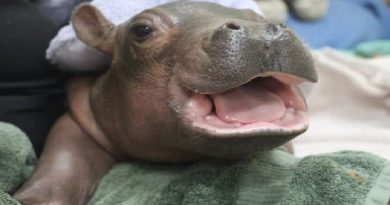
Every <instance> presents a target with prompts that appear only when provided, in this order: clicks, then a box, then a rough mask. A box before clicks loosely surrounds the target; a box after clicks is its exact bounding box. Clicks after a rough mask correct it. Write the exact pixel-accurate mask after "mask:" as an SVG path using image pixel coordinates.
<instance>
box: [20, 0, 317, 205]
mask: <svg viewBox="0 0 390 205" xmlns="http://www.w3.org/2000/svg"><path fill="white" fill-rule="evenodd" d="M72 24H73V26H74V29H75V31H76V33H77V36H78V38H79V39H81V40H82V41H83V42H84V43H86V44H87V45H89V46H91V47H94V48H96V49H99V50H100V51H102V52H104V53H106V54H107V55H110V56H111V57H112V62H111V64H110V66H109V68H107V70H105V71H103V72H100V73H98V74H96V73H95V74H90V75H87V76H81V77H78V78H75V79H73V80H71V82H70V83H69V88H68V92H67V93H68V102H67V104H68V106H69V110H68V112H67V113H66V114H64V115H63V116H62V117H61V118H60V119H58V121H57V122H56V124H55V125H54V127H53V128H52V130H51V132H50V134H49V136H48V138H47V142H46V146H45V148H44V151H43V153H42V156H41V157H40V160H39V163H38V166H37V168H36V170H35V172H34V173H33V175H32V176H31V178H30V179H29V180H28V181H27V182H26V183H25V184H24V185H23V186H22V187H21V188H20V189H19V190H18V192H17V193H16V194H15V197H16V198H17V199H18V200H20V201H21V202H22V203H23V204H25V205H43V204H45V205H50V204H56V205H59V204H61V205H82V204H86V203H87V201H88V199H89V198H90V197H91V195H92V194H93V192H94V189H95V188H96V186H97V184H98V182H99V180H100V179H101V177H102V176H103V175H104V174H106V173H107V171H108V170H109V169H110V168H112V167H113V165H115V164H116V163H117V162H121V161H124V160H132V159H138V160H147V161H153V162H166V163H177V162H188V161H194V160H200V159H202V158H229V159H241V158H247V157H251V156H253V155H254V154H258V153H261V152H265V151H267V150H270V149H272V148H275V147H278V146H281V145H283V144H285V143H286V142H288V141H289V140H291V139H292V138H294V137H295V136H297V135H299V134H300V133H302V132H304V131H305V130H306V129H307V127H308V116H307V109H306V104H305V101H304V99H303V97H302V95H301V94H300V93H299V92H298V90H297V85H299V84H300V83H302V82H306V81H310V82H315V81H316V80H317V73H316V71H315V70H314V64H313V61H312V58H311V55H310V53H309V52H308V51H307V50H306V48H305V47H304V46H303V45H302V43H301V42H300V41H299V40H298V38H297V37H296V36H295V35H294V34H293V33H292V31H290V30H289V29H287V28H285V27H284V26H282V25H275V24H272V23H270V22H269V21H267V20H266V19H264V18H263V17H262V16H259V15H257V14H255V13H254V12H252V11H250V10H237V9H231V8H226V7H223V6H220V5H217V4H213V3H206V2H191V1H175V2H172V3H169V4H165V5H161V6H158V7H156V8H153V9H149V10H146V11H143V12H142V13H140V14H138V15H136V16H135V17H133V18H131V19H130V20H129V21H127V22H125V23H123V24H121V25H119V26H114V25H113V24H112V23H111V22H109V21H108V20H107V19H106V18H105V17H104V16H103V15H102V14H101V13H100V12H99V10H98V9H96V8H95V7H93V6H91V5H89V4H82V5H81V6H79V7H78V9H77V10H76V11H75V13H74V15H73V18H72Z"/></svg>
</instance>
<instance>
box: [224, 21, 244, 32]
mask: <svg viewBox="0 0 390 205" xmlns="http://www.w3.org/2000/svg"><path fill="white" fill-rule="evenodd" d="M225 26H226V28H228V29H231V30H240V28H241V26H240V25H238V24H236V23H234V22H228V23H226V24H225Z"/></svg>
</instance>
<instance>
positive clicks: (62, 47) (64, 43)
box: [46, 0, 261, 72]
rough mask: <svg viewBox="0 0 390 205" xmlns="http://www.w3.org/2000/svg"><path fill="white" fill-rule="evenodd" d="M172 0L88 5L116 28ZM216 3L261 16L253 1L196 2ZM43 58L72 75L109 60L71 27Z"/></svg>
mask: <svg viewBox="0 0 390 205" xmlns="http://www.w3.org/2000/svg"><path fill="white" fill-rule="evenodd" d="M171 1H172V0H147V1H138V0H94V1H92V2H91V4H92V5H94V6H95V7H97V8H98V9H99V10H100V11H101V12H102V13H103V14H104V16H106V17H107V19H109V20H110V21H111V22H112V23H114V24H115V25H118V24H120V23H123V22H125V21H126V20H128V19H129V18H131V17H132V16H134V15H136V14H138V13H140V12H142V11H143V10H145V9H149V8H152V7H155V6H157V5H160V4H164V3H168V2H171ZM196 1H207V2H213V3H218V4H221V5H223V6H227V7H232V8H237V9H252V10H253V11H255V12H256V13H258V14H261V11H260V9H259V7H258V6H257V4H256V2H255V1H253V0H196ZM46 58H47V59H48V60H50V62H51V63H53V64H56V65H58V66H59V67H60V68H61V69H64V70H69V71H73V72H81V71H87V70H95V69H99V68H101V67H102V66H106V65H107V64H108V63H109V60H110V58H109V57H108V56H106V55H104V54H103V53H101V52H100V51H98V50H96V49H94V48H91V47H88V46H87V45H85V44H84V43H83V42H81V41H80V40H78V39H77V37H76V34H75V32H74V30H73V27H72V26H71V25H67V26H65V27H63V28H62V29H61V30H60V31H59V33H58V34H57V36H56V37H55V38H54V39H53V40H52V41H51V43H50V45H49V48H48V49H47V52H46Z"/></svg>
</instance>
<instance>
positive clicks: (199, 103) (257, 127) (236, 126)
mask: <svg viewBox="0 0 390 205" xmlns="http://www.w3.org/2000/svg"><path fill="white" fill-rule="evenodd" d="M300 82H302V81H301V80H300V79H297V78H296V77H294V76H291V75H287V74H279V73H278V74H276V73H268V74H263V75H261V77H256V78H254V79H252V80H251V81H249V82H247V83H244V84H242V85H240V86H237V87H234V88H231V89H228V90H227V91H224V92H222V93H218V94H200V93H196V92H193V95H192V96H191V97H190V99H189V101H188V102H187V104H186V106H185V117H186V118H187V120H188V121H189V122H190V124H191V126H192V127H193V128H194V129H196V130H198V131H200V132H202V133H205V134H206V135H209V136H215V137H230V136H232V137H233V136H234V137H237V136H243V137H245V136H254V135H256V136H262V135H268V134H275V135H281V136H291V135H298V134H300V133H302V132H304V131H305V130H306V129H307V127H308V121H309V120H308V113H307V107H306V103H305V101H304V98H303V97H302V95H301V94H300V92H299V91H298V89H297V88H296V86H297V85H298V84H299V83H300Z"/></svg>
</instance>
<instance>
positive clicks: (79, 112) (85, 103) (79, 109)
mask: <svg viewBox="0 0 390 205" xmlns="http://www.w3.org/2000/svg"><path fill="white" fill-rule="evenodd" d="M95 80H96V79H95V78H86V77H80V78H74V79H72V80H71V81H70V83H69V87H68V92H67V93H68V104H69V112H70V114H71V116H72V117H73V119H74V120H75V121H76V122H77V124H78V125H79V126H80V127H81V128H82V129H83V130H84V131H85V132H86V133H87V134H88V135H89V136H90V137H91V138H92V139H93V140H95V142H96V143H98V144H99V145H100V146H102V147H103V148H104V149H105V150H107V151H108V152H109V153H111V154H112V155H114V156H116V157H118V156H119V155H118V153H116V151H115V150H116V149H115V148H114V147H113V146H112V144H111V142H110V141H109V140H108V138H107V137H106V135H105V134H104V132H103V131H102V130H101V128H100V126H99V124H98V122H97V121H96V120H95V114H94V112H93V109H92V107H91V98H90V97H91V90H93V89H92V88H93V85H94V83H95Z"/></svg>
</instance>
